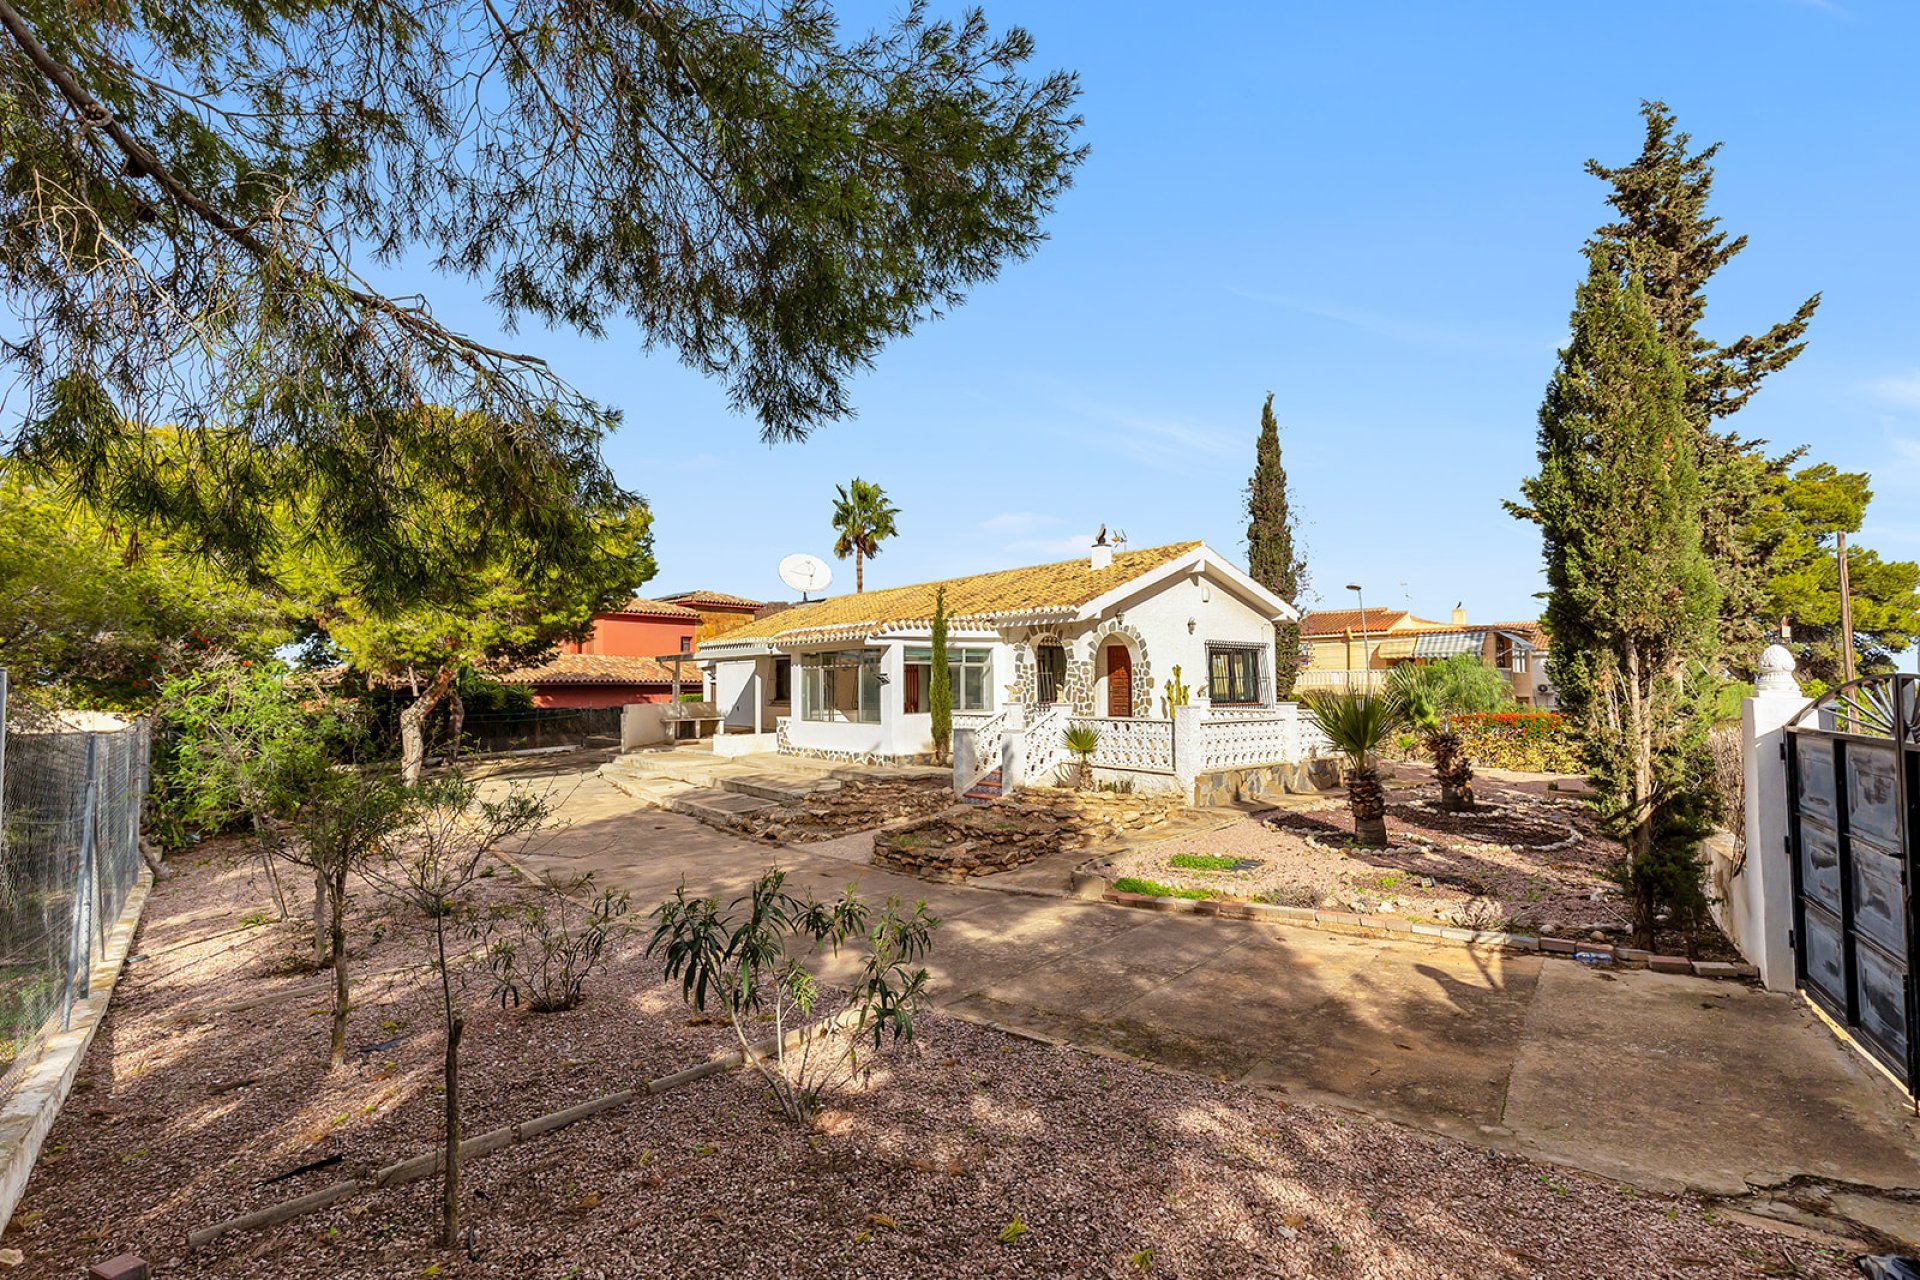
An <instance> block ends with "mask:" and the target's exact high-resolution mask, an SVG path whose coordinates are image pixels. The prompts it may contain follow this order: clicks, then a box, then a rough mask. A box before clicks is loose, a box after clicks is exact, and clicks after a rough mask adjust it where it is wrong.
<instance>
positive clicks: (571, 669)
mask: <svg viewBox="0 0 1920 1280" xmlns="http://www.w3.org/2000/svg"><path fill="white" fill-rule="evenodd" d="M680 681H681V683H682V684H685V685H692V686H694V687H696V688H697V687H698V686H699V684H700V669H699V668H698V667H696V666H694V665H693V664H692V663H691V662H688V663H685V664H683V665H682V666H681V668H680ZM500 682H501V683H502V684H531V685H542V684H658V685H671V684H672V683H673V668H672V667H670V666H668V665H667V664H666V663H664V662H659V661H657V660H655V659H653V658H621V657H615V656H613V655H612V654H606V653H558V654H555V655H554V656H553V657H551V658H549V659H547V660H546V661H545V662H543V663H541V664H540V665H539V666H535V667H522V668H520V669H519V670H518V671H509V672H507V673H506V674H505V675H503V676H501V677H500Z"/></svg>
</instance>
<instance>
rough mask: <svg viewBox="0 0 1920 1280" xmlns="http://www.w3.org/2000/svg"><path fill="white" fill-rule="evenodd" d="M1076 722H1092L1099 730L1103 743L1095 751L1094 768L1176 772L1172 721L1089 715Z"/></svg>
mask: <svg viewBox="0 0 1920 1280" xmlns="http://www.w3.org/2000/svg"><path fill="white" fill-rule="evenodd" d="M1076 723H1082V724H1090V725H1092V726H1093V727H1094V728H1096V729H1098V730H1099V731H1100V746H1099V747H1098V748H1097V749H1096V750H1095V751H1094V753H1093V764H1094V767H1095V768H1097V769H1127V770H1131V771H1132V772H1134V773H1172V772H1173V721H1171V720H1118V719H1113V718H1111V717H1107V716H1089V717H1087V718H1086V719H1085V720H1082V721H1076Z"/></svg>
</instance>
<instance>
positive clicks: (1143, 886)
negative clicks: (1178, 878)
mask: <svg viewBox="0 0 1920 1280" xmlns="http://www.w3.org/2000/svg"><path fill="white" fill-rule="evenodd" d="M1113 887H1114V891H1115V892H1117V893H1139V894H1145V895H1146V896H1147V897H1149V898H1217V897H1219V896H1220V895H1219V894H1217V893H1215V892H1214V891H1213V890H1211V889H1185V888H1182V887H1180V886H1179V885H1171V884H1161V883H1160V882H1159V881H1158V880H1142V879H1140V877H1138V876H1121V877H1120V878H1119V879H1118V880H1115V881H1114V882H1113Z"/></svg>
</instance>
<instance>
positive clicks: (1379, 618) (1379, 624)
mask: <svg viewBox="0 0 1920 1280" xmlns="http://www.w3.org/2000/svg"><path fill="white" fill-rule="evenodd" d="M1366 612H1367V618H1366V629H1367V630H1369V631H1371V632H1373V633H1375V634H1376V635H1378V634H1383V633H1385V632H1387V631H1389V630H1391V629H1392V628H1394V627H1395V626H1398V625H1399V624H1400V623H1402V622H1406V621H1408V620H1412V621H1414V622H1418V621H1420V619H1418V618H1415V617H1414V616H1413V615H1412V614H1410V613H1408V612H1407V611H1406V610H1405V609H1368V610H1367V611H1366ZM1349 627H1351V628H1352V629H1353V630H1354V631H1355V632H1358V631H1359V630H1360V610H1358V609H1316V610H1314V611H1313V612H1312V613H1310V614H1308V615H1307V616H1306V617H1304V618H1302V619H1301V620H1300V635H1301V637H1302V638H1304V639H1308V640H1311V639H1314V638H1315V637H1318V636H1337V635H1343V634H1345V632H1346V631H1347V629H1348V628H1349Z"/></svg>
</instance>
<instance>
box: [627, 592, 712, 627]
mask: <svg viewBox="0 0 1920 1280" xmlns="http://www.w3.org/2000/svg"><path fill="white" fill-rule="evenodd" d="M611 612H613V613H641V614H645V615H647V616H648V617H650V618H677V619H679V620H680V621H682V622H698V621H700V615H699V614H697V613H695V612H694V611H693V610H691V609H689V608H687V607H686V606H685V605H683V604H677V603H673V602H670V601H666V600H649V599H647V598H646V597H645V596H635V597H633V598H632V599H631V600H629V601H627V602H626V603H625V604H623V605H621V606H620V607H619V608H618V609H614V610H612V611H611Z"/></svg>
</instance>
